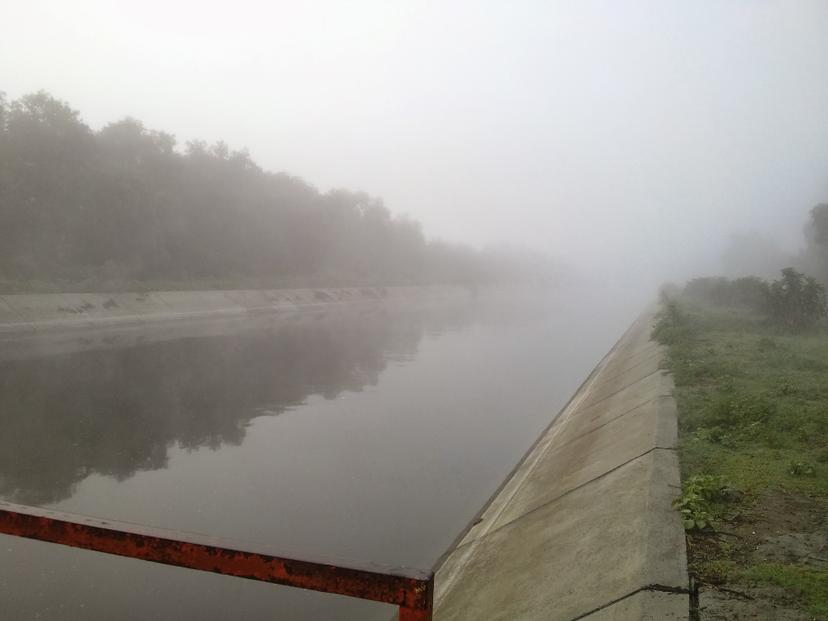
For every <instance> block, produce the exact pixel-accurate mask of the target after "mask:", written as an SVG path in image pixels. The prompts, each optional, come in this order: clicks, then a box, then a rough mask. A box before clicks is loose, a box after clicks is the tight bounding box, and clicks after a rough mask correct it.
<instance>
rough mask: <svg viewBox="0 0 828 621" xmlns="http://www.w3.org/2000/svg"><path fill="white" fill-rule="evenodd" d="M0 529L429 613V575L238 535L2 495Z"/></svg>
mask: <svg viewBox="0 0 828 621" xmlns="http://www.w3.org/2000/svg"><path fill="white" fill-rule="evenodd" d="M0 533H3V534H7V535H16V536H18V537H26V538H28V539H38V540H40V541H48V542H51V543H58V544H62V545H66V546H71V547H74V548H83V549H86V550H96V551H98V552H105V553H107V554H116V555H118V556H127V557H130V558H137V559H141V560H145V561H152V562H155V563H163V564H165V565H175V566H177V567H187V568H189V569H197V570H200V571H209V572H213V573H217V574H224V575H226V576H236V577H239V578H248V579H251V580H261V581H263V582H272V583H274V584H282V585H286V586H292V587H298V588H301V589H310V590H313V591H322V592H324V593H336V594H338V595H347V596H350V597H358V598H361V599H368V600H372V601H375V602H384V603H386V604H394V605H396V606H399V607H400V621H431V618H432V606H433V596H434V575H433V573H431V572H421V571H418V570H411V569H390V568H380V567H378V566H371V567H370V568H356V567H348V566H342V565H337V564H333V563H331V562H326V561H312V560H302V559H296V558H287V557H284V556H280V555H276V554H269V553H262V552H254V551H246V550H243V549H241V548H240V547H239V546H238V544H236V543H235V542H232V543H231V542H228V541H226V540H221V539H217V538H214V537H204V536H200V535H195V534H190V533H180V532H176V531H170V530H164V529H158V528H150V527H146V526H138V525H135V524H127V523H123V522H115V521H112V520H102V519H98V518H93V517H87V516H82V515H74V514H69V513H61V512H57V511H50V510H48V509H41V508H39V507H29V506H25V505H17V504H13V503H8V502H0Z"/></svg>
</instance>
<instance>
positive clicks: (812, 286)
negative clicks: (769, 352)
mask: <svg viewBox="0 0 828 621" xmlns="http://www.w3.org/2000/svg"><path fill="white" fill-rule="evenodd" d="M768 302H769V304H768V309H769V311H770V315H771V317H772V318H773V319H774V320H775V321H776V322H777V323H780V324H782V325H785V326H788V327H791V328H804V327H809V326H812V325H813V324H815V323H816V322H817V321H818V320H819V319H821V318H822V317H824V316H825V315H826V312H828V306H826V298H825V289H824V287H823V286H822V285H820V284H819V283H818V282H817V281H816V279H814V278H812V277H810V276H805V275H804V274H801V273H800V272H797V271H796V270H795V269H793V268H792V267H787V268H785V269H783V270H782V278H780V279H779V280H775V281H773V282H772V283H771V284H770V291H769V298H768Z"/></svg>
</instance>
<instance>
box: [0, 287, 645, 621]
mask: <svg viewBox="0 0 828 621" xmlns="http://www.w3.org/2000/svg"><path fill="white" fill-rule="evenodd" d="M616 301H617V299H616ZM632 310H633V309H631V308H630V309H627V310H626V311H625V310H619V309H618V308H617V305H616V306H612V307H610V306H609V305H608V304H606V303H604V302H602V301H601V300H599V299H596V298H595V297H594V296H592V297H588V296H585V295H566V296H564V295H559V296H554V297H550V296H546V297H540V296H533V297H532V298H522V299H521V300H516V299H514V297H508V298H507V297H501V298H496V299H491V298H489V297H486V296H481V297H479V298H477V297H473V296H471V295H463V296H460V297H458V298H457V299H452V300H444V301H434V300H432V301H421V302H418V303H411V302H406V303H405V304H402V303H399V302H398V303H385V304H383V303H370V304H362V305H356V306H350V307H347V308H333V307H332V308H330V309H328V310H324V311H318V312H305V313H298V314H296V315H292V316H278V317H275V316H274V317H259V318H257V319H254V320H245V321H239V320H234V321H227V320H225V321H220V322H217V321H213V322H210V323H209V324H207V323H203V324H192V325H190V324H187V325H176V326H164V327H156V328H147V327H144V328H134V329H129V330H120V331H118V332H108V333H84V334H70V335H68V336H60V337H48V338H46V337H40V338H38V339H26V340H23V341H21V340H16V341H13V342H12V341H9V342H0V348H2V349H0V497H2V498H3V499H4V500H8V501H13V502H17V503H23V504H30V505H38V506H44V507H49V508H55V509H59V510H63V511H69V512H74V513H83V514H88V515H93V516H99V517H105V518H111V519H117V520H123V521H128V522H133V523H138V524H147V525H152V526H159V527H163V528H171V529H178V530H183V531H189V532H196V533H203V534H209V535H217V536H221V537H228V538H232V539H236V540H243V541H246V542H250V543H251V544H253V547H255V545H256V544H257V543H258V544H266V545H267V547H268V548H270V549H276V550H280V551H284V552H285V553H286V554H289V555H293V556H296V557H300V558H301V557H302V556H308V555H310V556H313V557H315V558H318V557H331V558H336V559H354V560H356V561H359V562H360V563H363V562H365V561H369V562H370V561H372V562H377V563H381V564H384V565H390V566H408V567H415V568H423V569H427V568H429V567H431V566H432V565H433V564H434V563H435V562H436V561H437V559H439V557H440V556H441V554H442V553H443V552H445V551H446V549H447V548H448V547H449V546H450V545H451V543H452V541H453V540H454V539H455V538H456V537H457V536H458V534H459V533H461V532H462V530H463V529H464V527H465V526H466V525H467V524H468V522H469V521H470V520H471V519H472V518H473V517H474V515H475V514H476V512H477V511H478V509H479V508H480V507H481V506H482V505H483V504H484V503H485V501H486V500H487V499H488V498H489V497H490V495H491V494H492V493H493V492H494V491H495V490H496V489H497V487H498V486H499V484H500V483H501V482H502V481H503V479H504V478H505V477H506V476H507V475H508V473H509V472H510V471H511V469H512V468H513V467H514V466H515V464H516V462H517V461H518V460H519V459H520V458H521V457H522V455H523V454H524V452H525V451H526V450H527V449H528V448H529V446H530V445H531V444H532V442H533V441H534V440H535V439H536V438H537V436H538V435H539V434H540V432H541V431H542V430H543V429H544V428H545V427H546V426H547V425H548V424H549V422H550V421H551V420H552V419H553V418H554V416H555V414H556V413H557V412H558V411H559V410H560V408H561V407H562V406H563V405H564V404H565V402H566V401H567V399H568V398H569V396H570V395H571V394H572V393H573V392H574V390H575V389H576V388H577V386H578V385H579V384H580V383H581V381H582V380H583V379H584V378H585V377H586V375H587V374H588V373H589V371H590V370H591V368H592V367H593V366H594V365H595V364H596V363H597V362H598V361H599V360H600V358H601V357H602V356H603V355H604V354H605V353H606V351H607V350H608V349H609V348H610V347H611V346H612V344H613V343H614V341H615V340H617V338H618V337H620V335H621V333H622V332H623V330H624V328H625V327H626V326H627V325H628V324H629V322H630V321H631V320H632V318H633V316H634V312H632ZM0 602H2V603H1V604H0V605H2V613H1V614H2V618H3V619H60V620H64V619H93V620H104V619H106V620H111V619H135V620H138V619H140V620H142V621H145V620H146V619H162V620H165V619H228V618H234V619H236V618H238V619H242V618H243V619H284V620H297V621H304V620H311V619H313V620H319V619H326V620H331V619H342V620H345V621H347V620H351V619H354V620H356V619H359V620H374V619H376V620H377V621H387V620H388V619H389V618H390V617H391V616H392V615H393V613H394V609H393V608H392V607H390V606H386V605H382V604H374V603H370V602H364V601H359V600H354V599H350V598H344V597H340V596H332V595H323V594H317V593H311V592H307V591H301V590H297V589H290V588H286V587H279V586H274V585H268V584H263V583H257V582H253V581H248V580H243V579H236V578H230V577H224V576H218V575H212V574H206V573H201V572H195V571H191V570H186V569H180V568H172V567H166V566H163V565H157V564H153V563H146V562H142V561H137V560H132V559H124V558H118V557H111V556H107V555H103V554H99V553H94V552H87V551H81V550H75V549H70V548H65V547H62V546H57V545H53V544H45V543H39V542H32V541H26V540H22V539H17V538H13V537H7V536H0Z"/></svg>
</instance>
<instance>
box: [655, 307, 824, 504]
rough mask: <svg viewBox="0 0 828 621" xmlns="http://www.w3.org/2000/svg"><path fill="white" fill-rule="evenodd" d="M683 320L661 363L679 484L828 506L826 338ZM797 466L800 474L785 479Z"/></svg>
mask: <svg viewBox="0 0 828 621" xmlns="http://www.w3.org/2000/svg"><path fill="white" fill-rule="evenodd" d="M680 312H681V313H682V319H681V324H680V326H679V327H678V329H677V330H673V331H672V333H671V336H672V337H673V338H672V340H669V341H668V345H669V347H668V363H669V367H670V369H671V371H672V372H673V375H674V379H675V382H676V392H675V396H676V401H677V403H678V407H679V412H680V415H679V429H680V436H681V440H680V457H681V462H682V470H683V474H684V475H685V477H689V476H692V475H694V474H713V475H721V476H724V477H726V478H727V479H728V480H730V481H731V482H733V483H734V484H736V485H738V486H739V487H741V488H742V489H743V490H744V491H746V492H758V491H761V490H763V489H768V488H770V487H776V488H779V489H786V490H790V491H794V492H797V493H803V494H814V495H819V496H828V331H826V330H825V329H824V328H819V329H814V330H812V331H808V332H803V333H798V334H797V333H794V334H790V333H785V332H782V331H780V330H779V329H778V328H776V327H774V326H772V325H768V324H767V323H766V322H765V321H764V320H762V319H761V318H760V317H758V316H755V315H752V314H748V313H744V312H735V311H723V310H709V309H699V308H692V307H690V308H686V309H683V310H682V311H680ZM799 462H802V463H803V464H805V465H806V467H805V468H800V469H798V474H796V473H792V472H791V464H793V463H799ZM795 470H797V469H795ZM805 472H809V473H810V474H809V475H806V474H804V473H805Z"/></svg>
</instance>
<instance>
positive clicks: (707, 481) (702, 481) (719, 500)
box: [673, 474, 734, 530]
mask: <svg viewBox="0 0 828 621" xmlns="http://www.w3.org/2000/svg"><path fill="white" fill-rule="evenodd" d="M733 495H734V490H733V488H732V487H731V486H730V485H729V484H728V483H727V482H726V481H725V480H724V479H723V478H722V477H718V476H713V475H709V474H701V475H695V476H692V477H690V478H689V479H687V481H685V482H684V486H683V491H682V494H681V496H679V497H678V498H676V499H675V500H674V501H673V507H674V508H675V509H676V510H677V511H678V512H679V513H680V514H681V519H682V522H683V524H684V528H685V530H715V529H716V528H717V525H718V522H719V520H720V518H721V508H720V505H722V504H723V503H726V502H728V501H729V500H730V499H731V498H732V497H733Z"/></svg>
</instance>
